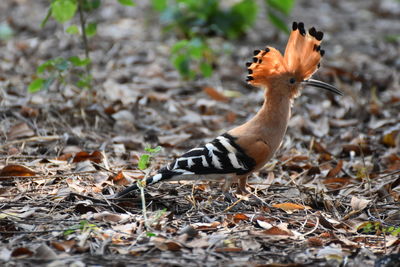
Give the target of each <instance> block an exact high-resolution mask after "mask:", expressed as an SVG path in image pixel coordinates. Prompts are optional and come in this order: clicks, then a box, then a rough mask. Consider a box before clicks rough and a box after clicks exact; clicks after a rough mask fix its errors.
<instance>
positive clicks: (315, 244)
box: [307, 236, 324, 247]
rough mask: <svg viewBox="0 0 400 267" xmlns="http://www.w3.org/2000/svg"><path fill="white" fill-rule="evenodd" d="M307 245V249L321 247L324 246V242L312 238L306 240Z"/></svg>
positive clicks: (317, 238)
mask: <svg viewBox="0 0 400 267" xmlns="http://www.w3.org/2000/svg"><path fill="white" fill-rule="evenodd" d="M307 244H308V246H309V247H322V246H323V245H324V241H323V240H322V239H321V238H319V237H316V236H312V237H310V238H308V239H307Z"/></svg>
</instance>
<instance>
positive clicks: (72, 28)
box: [65, 25, 79, 34]
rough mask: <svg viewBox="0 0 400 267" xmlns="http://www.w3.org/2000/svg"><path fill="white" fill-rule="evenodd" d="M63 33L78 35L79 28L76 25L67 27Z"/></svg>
mask: <svg viewBox="0 0 400 267" xmlns="http://www.w3.org/2000/svg"><path fill="white" fill-rule="evenodd" d="M65 31H66V32H67V33H69V34H79V28H78V26H76V25H71V26H69V27H68V28H67V29H66V30H65Z"/></svg>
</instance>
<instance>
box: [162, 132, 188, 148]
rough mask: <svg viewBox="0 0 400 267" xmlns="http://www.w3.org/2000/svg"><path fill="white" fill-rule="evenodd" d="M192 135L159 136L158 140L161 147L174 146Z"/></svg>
mask: <svg viewBox="0 0 400 267" xmlns="http://www.w3.org/2000/svg"><path fill="white" fill-rule="evenodd" d="M191 136H192V135H191V134H187V133H181V134H172V135H166V136H159V137H158V140H159V141H160V144H161V145H163V146H172V147H174V146H176V145H178V144H181V143H183V142H185V141H186V140H188V139H189V138H190V137H191Z"/></svg>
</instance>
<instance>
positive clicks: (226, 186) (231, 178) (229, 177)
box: [222, 175, 237, 192]
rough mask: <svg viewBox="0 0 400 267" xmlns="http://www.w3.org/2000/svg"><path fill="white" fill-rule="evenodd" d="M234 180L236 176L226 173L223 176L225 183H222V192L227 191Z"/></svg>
mask: <svg viewBox="0 0 400 267" xmlns="http://www.w3.org/2000/svg"><path fill="white" fill-rule="evenodd" d="M236 180H237V177H236V176H232V175H227V176H226V177H225V183H224V185H223V186H222V191H223V192H228V191H229V189H230V188H231V185H232V183H233V182H235V181H236Z"/></svg>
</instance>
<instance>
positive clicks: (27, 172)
mask: <svg viewBox="0 0 400 267" xmlns="http://www.w3.org/2000/svg"><path fill="white" fill-rule="evenodd" d="M35 175H36V172H35V171H33V170H31V169H29V168H28V167H25V166H23V165H18V164H10V165H7V166H4V168H3V169H2V170H1V171H0V177H2V176H35ZM0 179H1V178H0Z"/></svg>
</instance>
